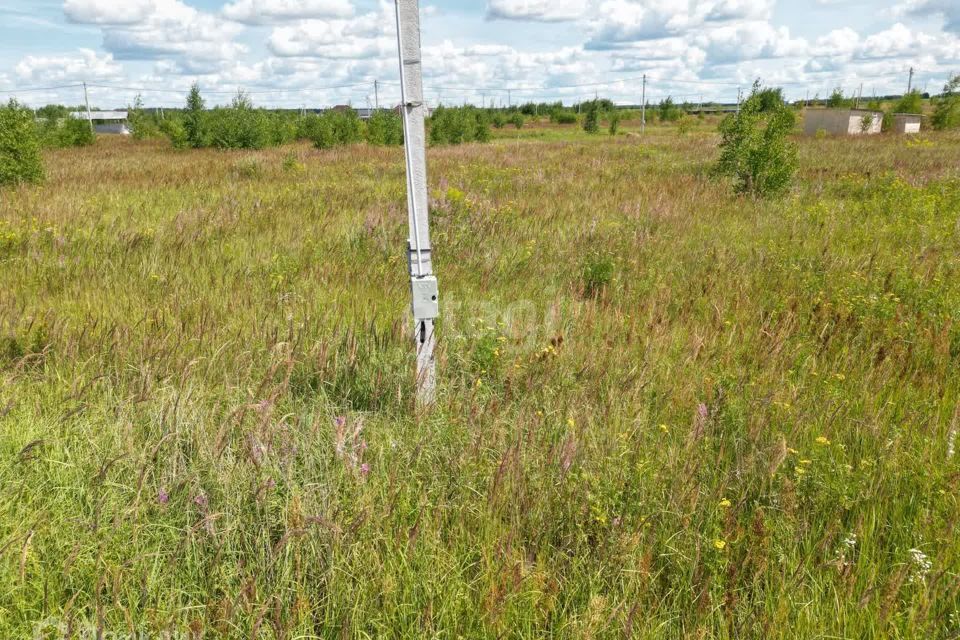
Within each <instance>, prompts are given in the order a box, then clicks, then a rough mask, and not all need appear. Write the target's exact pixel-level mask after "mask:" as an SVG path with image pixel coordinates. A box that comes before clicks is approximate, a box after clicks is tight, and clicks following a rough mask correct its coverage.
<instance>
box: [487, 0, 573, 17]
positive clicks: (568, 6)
mask: <svg viewBox="0 0 960 640" xmlns="http://www.w3.org/2000/svg"><path fill="white" fill-rule="evenodd" d="M587 6H588V2H586V0H490V2H489V3H488V4H487V17H488V18H492V19H497V18H499V19H503V20H531V21H539V22H562V21H565V20H575V19H577V18H579V17H581V16H583V15H584V12H585V11H586V9H587Z"/></svg>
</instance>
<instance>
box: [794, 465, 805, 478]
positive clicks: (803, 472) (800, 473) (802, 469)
mask: <svg viewBox="0 0 960 640" xmlns="http://www.w3.org/2000/svg"><path fill="white" fill-rule="evenodd" d="M793 470H794V471H795V472H796V474H797V475H798V476H802V475H803V474H805V473H806V472H807V470H806V469H804V468H803V467H794V468H793Z"/></svg>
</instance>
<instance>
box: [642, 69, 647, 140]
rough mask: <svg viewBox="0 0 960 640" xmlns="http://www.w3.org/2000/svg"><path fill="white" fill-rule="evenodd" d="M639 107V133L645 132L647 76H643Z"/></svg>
mask: <svg viewBox="0 0 960 640" xmlns="http://www.w3.org/2000/svg"><path fill="white" fill-rule="evenodd" d="M642 96H643V97H642V98H641V101H642V102H641V105H640V133H646V132H647V74H643V93H642Z"/></svg>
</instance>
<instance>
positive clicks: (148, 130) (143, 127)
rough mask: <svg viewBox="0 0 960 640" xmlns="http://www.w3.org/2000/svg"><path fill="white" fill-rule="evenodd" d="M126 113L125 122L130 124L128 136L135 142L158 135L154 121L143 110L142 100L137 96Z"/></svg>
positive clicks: (158, 128) (157, 127) (158, 130)
mask: <svg viewBox="0 0 960 640" xmlns="http://www.w3.org/2000/svg"><path fill="white" fill-rule="evenodd" d="M128 111H129V115H128V117H127V122H129V123H130V135H132V136H133V138H134V139H135V140H147V139H149V138H156V137H158V136H159V135H160V127H159V126H158V125H157V121H156V119H155V118H154V117H153V116H151V115H149V114H147V113H146V112H145V111H144V110H143V98H141V97H140V95H139V94H137V97H136V99H134V101H133V106H132V107H130V108H129V109H128Z"/></svg>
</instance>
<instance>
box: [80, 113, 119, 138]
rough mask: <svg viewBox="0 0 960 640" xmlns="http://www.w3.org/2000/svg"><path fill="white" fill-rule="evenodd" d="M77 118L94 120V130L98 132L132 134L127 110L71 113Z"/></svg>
mask: <svg viewBox="0 0 960 640" xmlns="http://www.w3.org/2000/svg"><path fill="white" fill-rule="evenodd" d="M70 117H71V118H74V119H75V120H87V119H89V120H92V121H93V130H94V131H96V132H97V133H106V134H117V135H123V136H128V135H130V126H129V123H128V122H127V118H128V114H127V112H126V111H91V112H90V113H89V114H87V112H86V111H74V112H73V113H71V114H70Z"/></svg>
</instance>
